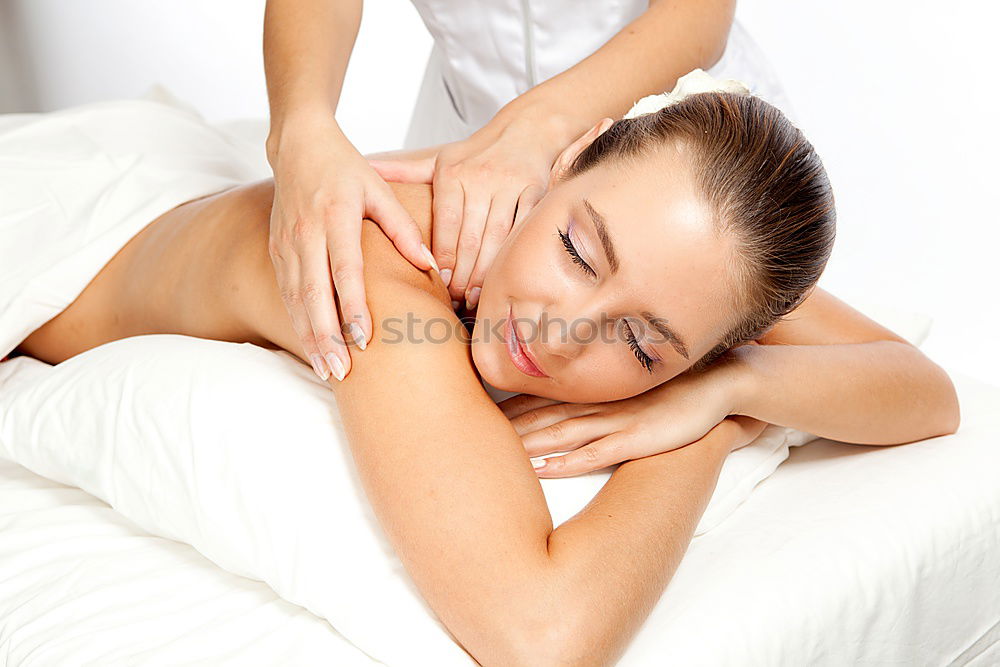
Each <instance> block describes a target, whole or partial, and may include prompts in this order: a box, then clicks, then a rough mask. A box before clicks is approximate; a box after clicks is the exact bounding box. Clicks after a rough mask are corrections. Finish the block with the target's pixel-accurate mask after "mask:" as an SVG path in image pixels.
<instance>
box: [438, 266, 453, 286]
mask: <svg viewBox="0 0 1000 667" xmlns="http://www.w3.org/2000/svg"><path fill="white" fill-rule="evenodd" d="M438 275H439V276H441V281H442V282H443V283H444V286H445V287H447V286H448V285H450V284H451V269H445V270H444V271H438Z"/></svg>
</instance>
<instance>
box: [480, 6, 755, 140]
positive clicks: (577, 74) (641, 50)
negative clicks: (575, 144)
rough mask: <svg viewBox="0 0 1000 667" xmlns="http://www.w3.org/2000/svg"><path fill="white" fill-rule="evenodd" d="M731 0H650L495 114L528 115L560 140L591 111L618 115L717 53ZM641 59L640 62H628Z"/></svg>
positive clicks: (587, 121)
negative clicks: (585, 53)
mask: <svg viewBox="0 0 1000 667" xmlns="http://www.w3.org/2000/svg"><path fill="white" fill-rule="evenodd" d="M735 9H736V2H735V0H659V1H656V0H653V2H650V7H649V9H648V10H646V11H645V12H643V14H642V15H641V16H639V17H638V18H636V19H635V20H634V21H632V22H631V23H629V24H628V25H627V26H625V27H624V28H623V29H622V30H621V31H619V32H618V33H617V34H616V35H615V36H614V37H612V38H611V39H610V40H608V42H607V43H606V44H605V45H604V46H602V47H601V48H600V49H598V50H597V51H595V52H594V53H593V54H591V55H590V56H589V57H587V58H585V59H584V60H582V61H580V62H579V63H577V64H576V65H574V66H573V67H571V68H569V69H568V70H566V71H565V72H562V73H560V74H558V75H556V76H554V77H552V78H551V79H548V80H547V81H544V82H543V83H541V84H539V85H537V86H535V87H534V88H532V89H531V90H529V91H528V92H526V93H524V94H523V95H521V96H520V97H518V98H516V99H515V100H513V101H512V102H511V103H510V104H508V105H507V107H505V108H504V109H502V110H501V111H500V113H498V114H497V117H498V120H500V121H501V122H502V121H503V119H504V118H507V117H511V118H516V117H534V118H535V119H536V120H537V121H544V124H545V125H546V126H551V127H552V128H553V131H555V132H557V133H560V132H561V134H560V137H559V141H561V145H566V144H568V143H569V142H570V141H572V140H573V139H575V138H576V137H577V136H578V135H579V134H581V133H582V132H583V131H585V130H586V129H587V128H589V127H590V126H591V125H593V123H594V121H596V120H597V119H598V118H602V117H605V116H609V117H611V118H620V117H621V116H622V115H623V114H624V113H625V112H626V111H627V110H628V109H629V107H631V106H632V104H633V103H634V102H635V101H636V100H638V99H639V98H640V97H644V96H646V95H651V94H653V93H659V92H662V91H664V90H670V89H671V88H672V87H673V86H674V84H675V83H676V82H677V79H678V78H679V77H681V76H683V75H684V74H686V73H688V72H690V71H691V70H692V69H695V68H696V67H701V68H704V69H707V68H709V67H711V66H712V65H714V64H715V63H716V62H717V61H718V60H719V58H721V57H722V54H723V52H724V51H725V48H726V41H727V39H728V36H729V28H730V26H731V25H732V21H733V14H734V12H735ZM637 63H641V64H642V66H641V67H638V66H636V64H637Z"/></svg>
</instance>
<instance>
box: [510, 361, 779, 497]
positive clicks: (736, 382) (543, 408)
mask: <svg viewBox="0 0 1000 667" xmlns="http://www.w3.org/2000/svg"><path fill="white" fill-rule="evenodd" d="M740 372H742V371H739V370H738V369H737V368H736V366H735V365H734V364H730V363H728V362H726V361H724V360H721V359H720V360H719V363H717V364H713V365H712V366H710V367H709V368H707V369H705V370H704V371H702V372H701V373H699V374H691V373H685V374H682V375H679V376H677V377H675V378H673V379H672V380H670V381H668V382H665V383H663V384H661V385H659V386H658V387H654V388H653V389H650V390H649V391H647V392H645V393H643V394H639V395H638V396H633V397H632V398H626V399H623V400H620V401H612V402H608V403H561V402H557V401H553V400H551V399H546V398H541V397H538V396H531V395H527V394H521V395H519V396H515V397H513V398H509V399H507V400H506V401H503V402H501V403H500V404H499V407H500V409H501V410H503V412H504V414H505V415H506V416H507V417H508V419H510V421H511V424H512V425H513V426H514V429H515V430H516V431H517V433H518V434H519V435H520V436H521V438H522V441H523V443H524V448H525V450H527V453H528V456H531V457H541V456H544V455H546V454H551V453H553V452H566V453H565V454H563V455H561V456H553V457H549V458H548V459H545V465H544V466H543V467H540V468H536V472H537V473H538V475H539V477H571V476H573V475H580V474H583V473H586V472H590V471H592V470H599V469H601V468H604V467H606V466H609V465H614V464H616V463H621V462H623V461H628V460H631V459H637V458H642V457H644V456H651V455H653V454H659V453H661V452H667V451H670V450H672V449H677V448H678V447H684V446H685V445H688V444H690V443H693V442H695V441H697V440H698V439H700V438H701V437H703V436H704V435H705V434H706V433H708V432H709V431H710V430H711V429H712V428H714V427H715V426H716V425H717V424H719V422H721V421H722V420H723V419H725V418H726V417H727V416H728V415H731V414H736V412H735V411H736V410H737V409H738V401H739V395H740V394H739V392H740V391H741V385H740V377H739V373H740ZM741 418H742V419H744V420H752V421H748V422H747V424H746V425H744V435H745V437H744V438H741V440H740V441H739V442H736V443H734V446H733V449H737V448H739V447H742V446H744V445H747V444H749V443H750V442H752V441H753V440H754V438H756V437H757V436H758V435H760V432H761V431H763V430H764V428H765V427H766V426H767V424H766V423H765V422H763V421H760V420H756V419H753V418H751V417H743V416H741Z"/></svg>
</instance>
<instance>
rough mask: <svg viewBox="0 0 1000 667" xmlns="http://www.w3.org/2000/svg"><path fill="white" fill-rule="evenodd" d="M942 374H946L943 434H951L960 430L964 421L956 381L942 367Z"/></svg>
mask: <svg viewBox="0 0 1000 667" xmlns="http://www.w3.org/2000/svg"><path fill="white" fill-rule="evenodd" d="M941 374H942V375H943V376H944V384H945V389H944V394H945V401H944V405H945V409H944V428H943V430H942V432H941V435H951V434H953V433H957V432H958V427H959V426H960V425H961V423H962V408H961V406H960V405H959V400H958V392H957V391H956V390H955V383H954V382H952V381H951V377H950V376H949V375H948V373H946V372H945V371H944V369H941Z"/></svg>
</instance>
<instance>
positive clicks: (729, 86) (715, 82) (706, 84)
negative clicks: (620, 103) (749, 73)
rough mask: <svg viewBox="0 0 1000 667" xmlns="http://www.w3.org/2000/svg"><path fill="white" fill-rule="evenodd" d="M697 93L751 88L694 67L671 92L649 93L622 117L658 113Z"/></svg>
mask: <svg viewBox="0 0 1000 667" xmlns="http://www.w3.org/2000/svg"><path fill="white" fill-rule="evenodd" d="M697 93H734V94H737V95H749V94H750V88H749V87H748V86H747V85H746V84H745V83H743V82H742V81H737V80H736V79H716V78H715V77H714V76H712V75H711V74H709V73H708V72H706V71H705V70H703V69H701V68H697V69H693V70H691V71H690V72H688V73H687V74H685V75H684V76H682V77H681V78H679V79H677V85H675V86H674V89H673V90H671V91H670V92H669V93H660V94H658V95H647V96H646V97H644V98H642V99H641V100H639V101H638V102H636V103H635V104H633V105H632V108H631V109H629V110H628V113H626V114H625V115H624V116H622V119H623V120H625V119H629V118H637V117H639V116H644V115H646V114H649V113H656V112H657V111H659V110H660V109H663V108H664V107H668V106H670V105H671V104H677V103H678V102H680V101H681V100H683V99H684V98H685V97H687V96H688V95H695V94H697Z"/></svg>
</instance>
